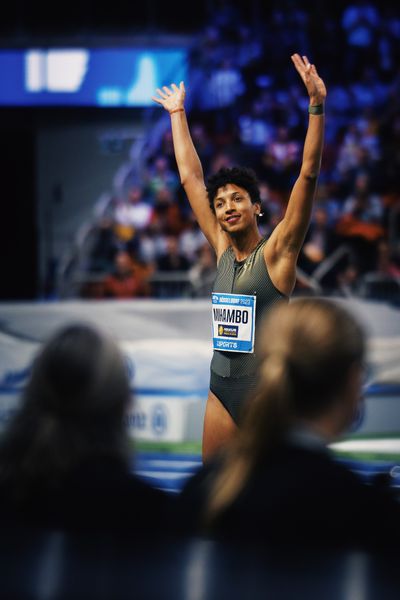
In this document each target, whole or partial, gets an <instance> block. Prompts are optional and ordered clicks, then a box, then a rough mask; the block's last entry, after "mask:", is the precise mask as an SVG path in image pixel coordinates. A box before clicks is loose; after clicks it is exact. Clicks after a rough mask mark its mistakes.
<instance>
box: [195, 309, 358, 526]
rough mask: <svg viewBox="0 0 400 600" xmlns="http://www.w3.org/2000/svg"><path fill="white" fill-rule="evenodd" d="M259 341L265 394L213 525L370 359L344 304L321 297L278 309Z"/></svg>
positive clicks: (253, 402)
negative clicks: (296, 428) (291, 435)
mask: <svg viewBox="0 0 400 600" xmlns="http://www.w3.org/2000/svg"><path fill="white" fill-rule="evenodd" d="M258 341H259V344H258V350H257V353H258V354H259V360H260V362H259V386H258V390H257V392H256V394H255V395H254V397H253V398H251V399H250V401H249V403H248V408H247V411H246V412H245V415H244V419H243V423H242V426H241V428H240V429H239V430H238V433H237V435H236V437H235V438H234V439H233V441H232V444H231V445H230V447H229V448H228V449H227V451H226V453H225V456H224V461H223V466H222V469H221V470H220V472H219V474H218V475H217V477H216V480H215V482H214V484H215V485H214V487H213V490H212V494H211V496H210V501H209V506H208V508H207V514H206V522H207V523H208V524H210V523H212V522H213V520H214V519H215V518H216V517H217V515H218V514H219V513H220V512H222V511H223V510H224V509H225V507H227V506H228V505H230V504H231V503H232V502H233V500H234V499H235V498H236V497H237V495H238V494H239V493H240V491H241V489H242V488H243V486H244V485H245V483H246V481H247V479H248V478H249V476H250V475H251V473H252V472H253V471H254V470H255V469H256V468H257V466H258V465H260V464H262V463H263V461H265V460H266V458H267V457H268V456H269V455H270V453H271V452H272V451H273V450H274V449H275V448H277V447H279V444H280V443H281V442H282V441H283V440H284V439H285V437H286V435H287V433H288V432H289V431H290V429H291V427H292V426H293V424H294V423H296V422H298V420H300V421H301V420H303V419H305V420H307V419H310V420H312V419H314V418H318V417H320V416H323V415H325V414H326V413H328V412H329V410H330V409H331V408H332V407H333V406H334V405H335V404H336V403H337V402H338V401H341V394H342V392H343V390H344V389H345V386H346V383H347V382H348V377H349V374H350V372H351V369H352V368H353V367H354V366H355V365H356V366H361V365H362V361H363V358H364V353H365V339H364V334H363V331H362V329H361V328H360V326H359V324H358V323H357V322H356V321H355V320H354V319H353V318H352V316H351V315H349V314H348V313H347V312H346V311H345V310H344V309H342V308H341V307H339V306H338V305H336V304H334V303H333V302H330V301H327V300H320V299H318V300H317V299H300V300H296V301H294V302H292V303H291V304H286V303H285V304H283V303H282V304H280V305H278V306H277V307H276V308H275V309H273V310H271V311H270V313H269V314H268V316H267V319H266V320H265V321H264V323H263V325H262V328H261V330H260V331H259V334H258Z"/></svg>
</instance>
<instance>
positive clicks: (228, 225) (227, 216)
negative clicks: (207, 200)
mask: <svg viewBox="0 0 400 600" xmlns="http://www.w3.org/2000/svg"><path fill="white" fill-rule="evenodd" d="M213 205H214V211H215V216H216V217H217V220H218V223H219V224H220V225H221V228H222V229H223V231H226V232H227V233H232V234H233V233H236V232H241V231H244V230H246V229H248V228H249V227H253V226H256V227H257V219H256V215H258V214H259V213H260V204H259V203H258V202H256V203H254V204H253V203H252V201H251V198H250V196H249V193H248V192H247V191H246V190H245V189H243V188H241V187H239V186H238V185H235V184H234V183H227V184H226V185H225V186H223V187H220V188H218V190H217V193H216V196H215V198H214V203H213Z"/></svg>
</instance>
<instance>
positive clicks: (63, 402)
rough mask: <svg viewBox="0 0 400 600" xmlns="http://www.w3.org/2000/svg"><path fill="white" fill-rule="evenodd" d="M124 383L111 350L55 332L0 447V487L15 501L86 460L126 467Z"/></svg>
mask: <svg viewBox="0 0 400 600" xmlns="http://www.w3.org/2000/svg"><path fill="white" fill-rule="evenodd" d="M129 400H130V388H129V379H128V374H127V370H126V365H125V363H124V360H123V357H122V355H121V354H120V352H119V350H118V348H117V346H116V344H115V343H114V342H113V341H112V340H111V339H108V338H107V337H106V336H105V335H103V334H101V333H100V332H99V331H97V330H96V329H95V328H93V327H92V326H89V325H81V324H77V325H70V326H67V327H66V328H64V329H62V330H60V331H59V332H57V333H56V334H55V335H54V337H52V338H51V339H50V340H49V341H48V342H47V343H45V344H44V346H43V348H42V349H41V351H40V352H39V354H38V355H37V357H36V359H35V361H34V364H33V368H32V372H31V376H30V379H29V382H28V384H27V386H26V389H25V391H24V393H23V396H22V398H21V407H20V409H19V410H18V413H17V414H16V416H15V418H14V420H13V421H12V422H11V424H10V426H9V428H8V430H7V432H6V433H5V434H4V437H3V439H2V443H1V445H0V481H1V482H2V483H7V484H9V485H11V486H12V489H15V490H16V491H17V493H18V494H20V495H21V496H23V495H25V493H26V492H27V491H28V490H29V489H31V487H33V486H35V485H37V484H38V483H39V484H40V483H44V484H46V485H49V484H50V485H51V484H53V483H54V485H57V480H58V478H59V477H60V478H62V477H63V475H64V474H65V473H68V472H69V470H70V469H73V468H74V467H77V466H79V465H80V463H81V461H82V460H85V459H90V458H91V457H96V456H97V457H98V456H103V457H107V456H110V457H113V458H116V459H117V460H121V461H123V462H124V461H125V460H127V444H126V432H125V426H124V422H123V421H124V414H125V411H126V408H127V406H128V402H129Z"/></svg>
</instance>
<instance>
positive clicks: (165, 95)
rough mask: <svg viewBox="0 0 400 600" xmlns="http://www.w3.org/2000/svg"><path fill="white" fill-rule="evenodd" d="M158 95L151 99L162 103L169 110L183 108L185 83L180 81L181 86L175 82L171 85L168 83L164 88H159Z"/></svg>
mask: <svg viewBox="0 0 400 600" xmlns="http://www.w3.org/2000/svg"><path fill="white" fill-rule="evenodd" d="M156 91H157V94H158V96H152V97H151V99H152V100H154V102H157V103H158V104H161V106H163V107H164V108H165V110H167V111H168V112H171V111H173V110H176V109H179V108H183V107H184V104H185V93H186V90H185V85H184V83H183V81H181V82H180V84H179V87H178V86H177V85H175V83H171V85H170V87H167V86H166V85H164V86H163V88H162V89H160V88H157V90H156Z"/></svg>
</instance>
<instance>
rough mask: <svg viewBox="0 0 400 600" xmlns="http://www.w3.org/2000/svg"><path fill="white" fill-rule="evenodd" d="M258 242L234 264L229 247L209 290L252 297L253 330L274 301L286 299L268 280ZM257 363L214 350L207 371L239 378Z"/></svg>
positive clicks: (252, 356)
mask: <svg viewBox="0 0 400 600" xmlns="http://www.w3.org/2000/svg"><path fill="white" fill-rule="evenodd" d="M266 242H267V240H266V239H262V240H260V242H259V243H258V245H257V246H256V247H255V249H254V250H253V252H252V253H251V254H249V256H248V257H247V258H246V259H245V260H243V261H240V262H238V261H236V259H235V254H234V252H233V250H232V247H229V248H227V250H225V252H224V253H223V255H222V256H221V258H220V260H219V263H218V271H217V277H216V279H215V282H214V287H213V291H214V292H220V293H221V292H222V293H225V294H246V295H251V296H255V297H256V319H255V331H256V334H255V335H256V342H257V329H258V326H259V324H260V321H261V319H262V317H263V315H264V314H265V311H266V310H267V309H269V308H270V307H271V306H273V305H274V304H275V303H276V302H278V301H279V300H282V299H286V296H284V294H281V292H279V291H278V290H277V289H276V287H275V286H274V284H273V283H272V281H271V278H270V276H269V273H268V270H267V267H266V264H265V259H264V247H265V244H266ZM256 368H257V360H256V355H255V353H251V354H245V353H243V352H221V351H219V350H215V351H214V354H213V358H212V361H211V370H212V371H214V372H215V373H216V374H217V375H220V376H221V377H242V376H243V375H250V374H253V373H255V371H256Z"/></svg>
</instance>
